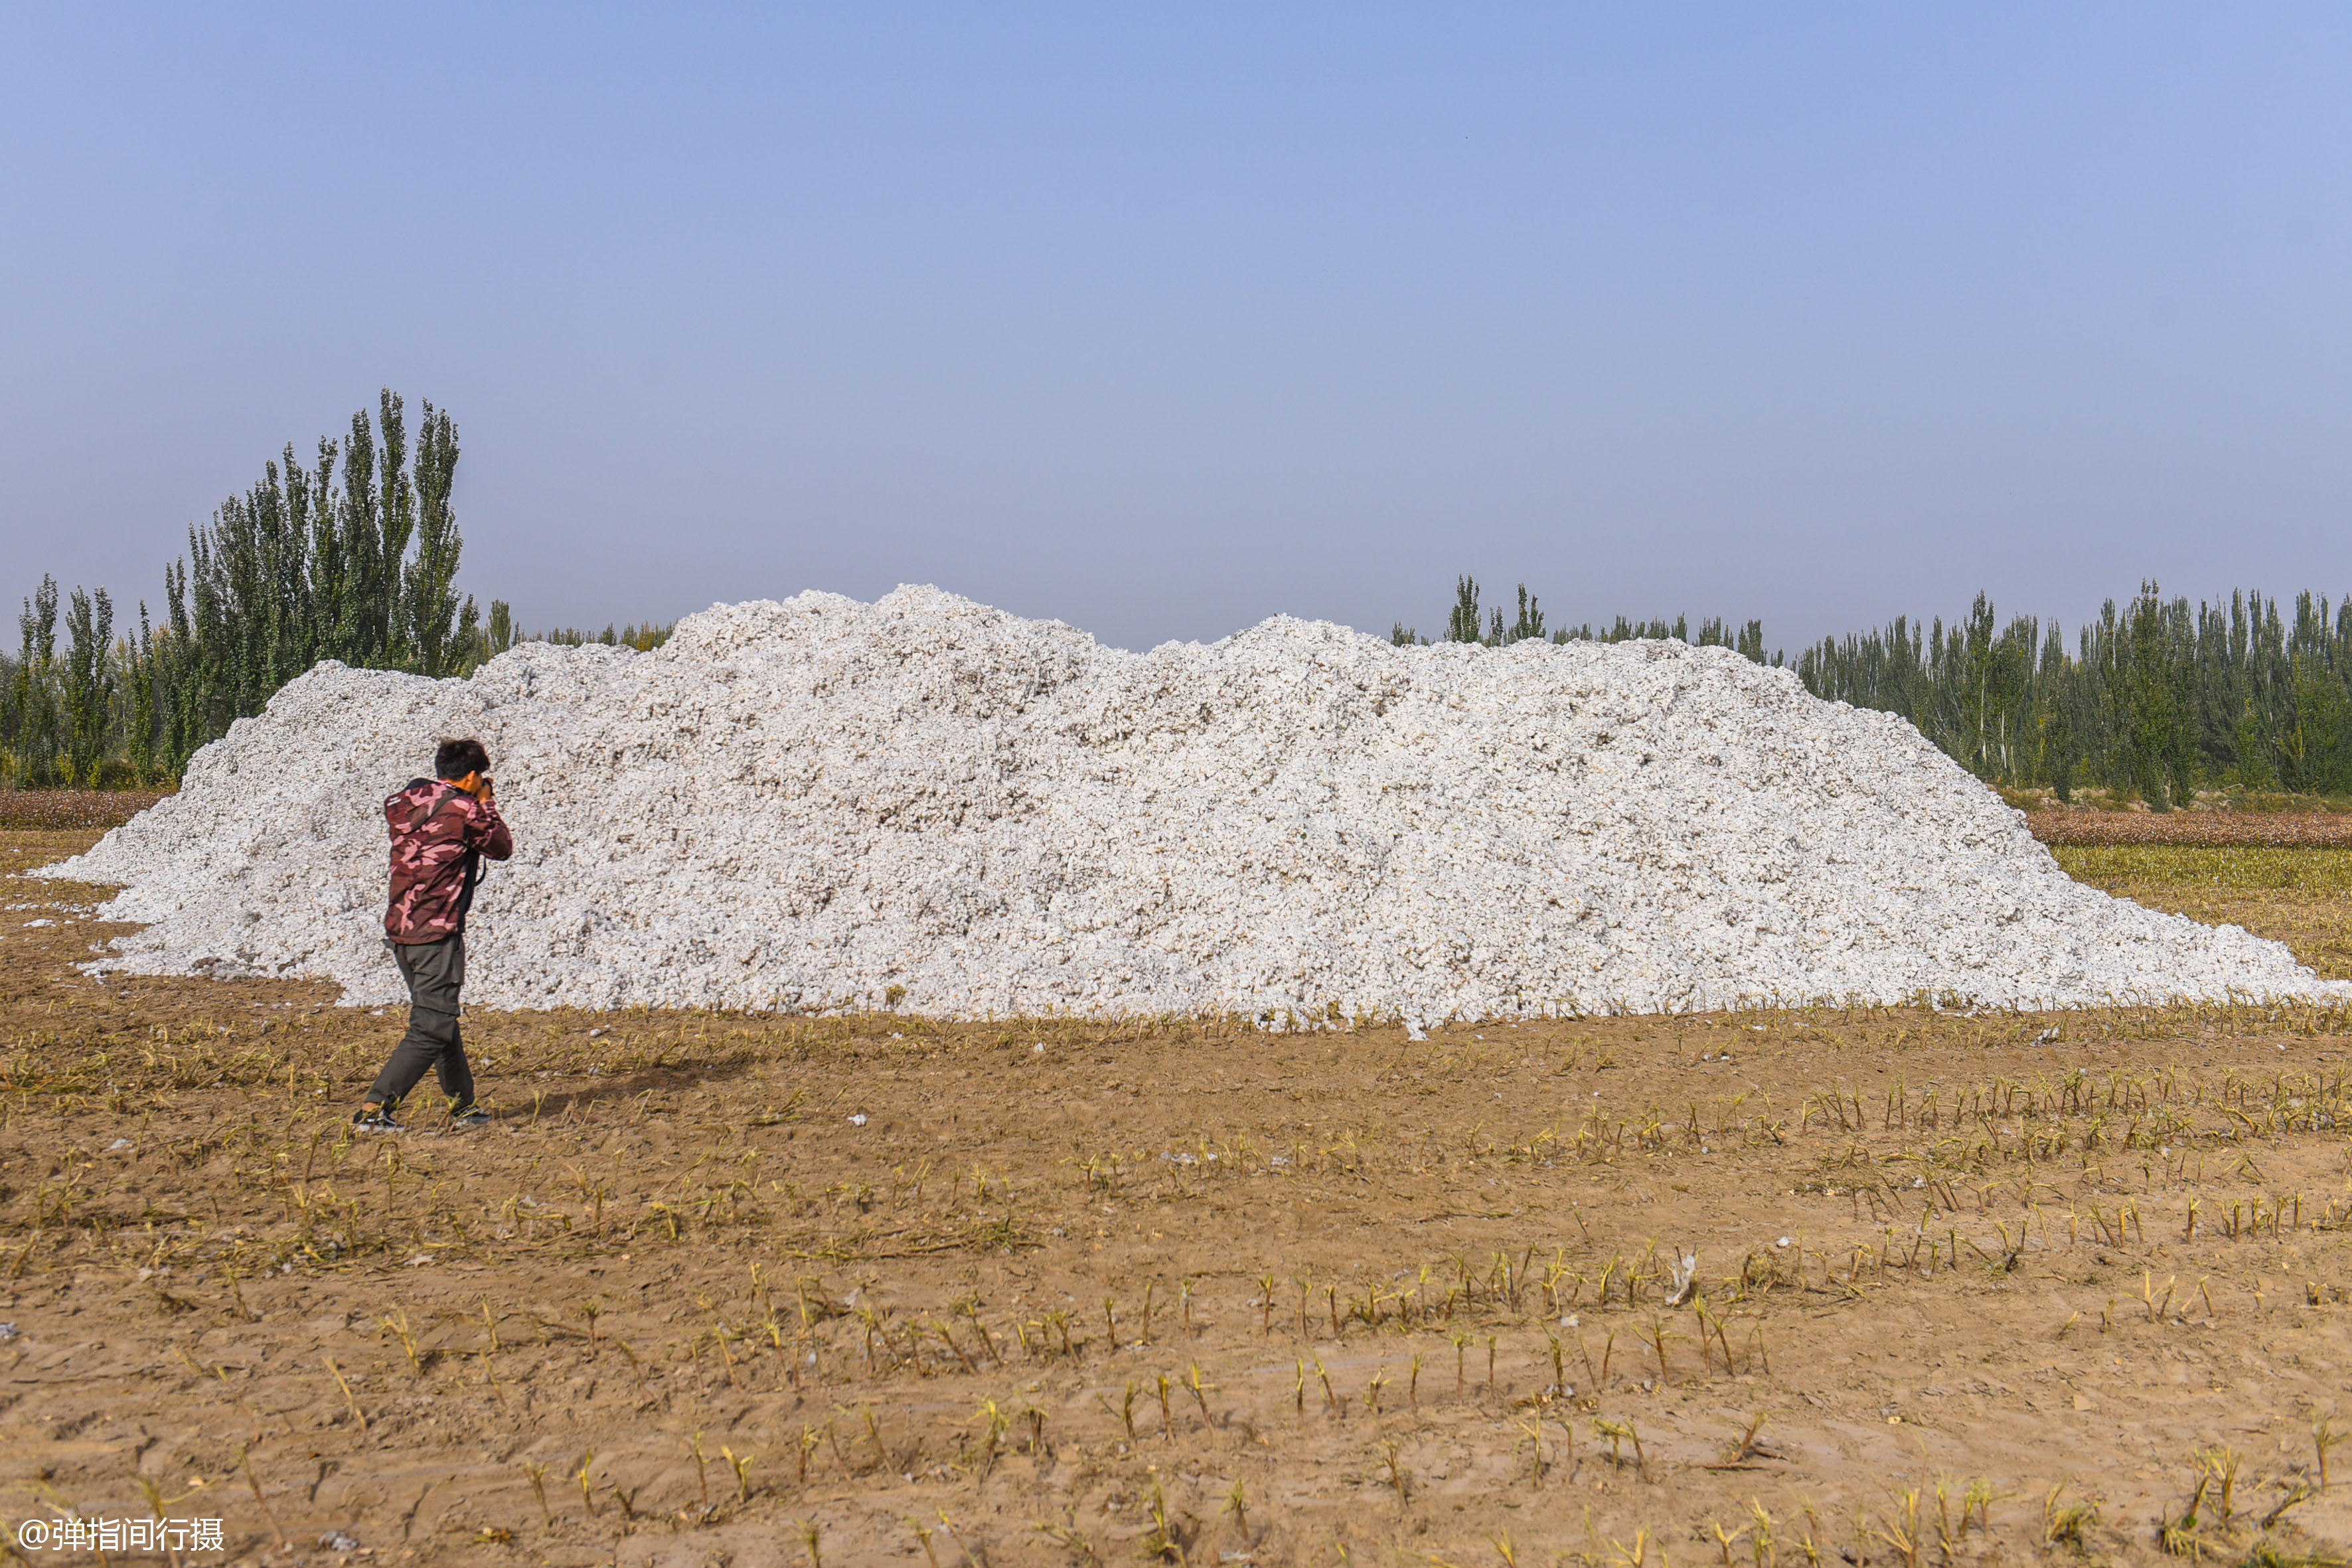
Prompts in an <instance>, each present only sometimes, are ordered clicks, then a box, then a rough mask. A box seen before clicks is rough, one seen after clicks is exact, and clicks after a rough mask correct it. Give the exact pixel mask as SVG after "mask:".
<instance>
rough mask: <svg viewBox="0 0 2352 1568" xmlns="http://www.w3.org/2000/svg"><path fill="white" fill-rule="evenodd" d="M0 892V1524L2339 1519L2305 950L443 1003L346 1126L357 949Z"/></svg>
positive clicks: (2340, 1180) (1647, 1543) (2328, 1210)
mask: <svg viewBox="0 0 2352 1568" xmlns="http://www.w3.org/2000/svg"><path fill="white" fill-rule="evenodd" d="M76 842H79V840H73V839H68V838H67V837H63V836H56V835H48V836H42V835H15V836H10V837H6V838H5V840H0V848H5V850H6V851H7V852H8V854H9V856H10V858H11V859H13V860H14V861H15V862H16V864H17V865H21V864H22V863H23V862H25V861H26V860H29V859H35V858H47V857H50V856H53V855H55V854H58V853H62V852H63V851H64V849H65V848H67V847H70V845H71V844H73V843H76ZM0 894H5V897H0V902H7V903H25V904H36V905H38V906H39V907H38V908H37V909H27V910H21V911H15V912H13V913H12V917H11V918H12V920H13V921H18V922H21V921H29V920H34V919H47V920H51V921H58V922H74V923H53V924H51V925H47V926H28V925H25V924H22V923H15V924H10V925H7V926H5V927H0V938H5V940H0V1321H7V1322H12V1323H14V1324H15V1325H16V1337H15V1338H13V1339H11V1340H10V1341H8V1342H6V1343H5V1344H0V1364H5V1365H6V1366H7V1367H8V1368H9V1372H8V1381H7V1382H6V1384H5V1392H0V1402H5V1403H0V1512H5V1514H6V1515H7V1516H8V1518H9V1519H10V1520H12V1521H13V1520H15V1519H17V1518H22V1517H26V1516H29V1515H33V1514H37V1513H44V1512H47V1511H51V1510H57V1509H60V1508H79V1509H80V1510H83V1511H85V1512H87V1513H92V1514H100V1513H106V1512H113V1513H117V1514H122V1513H133V1512H135V1513H137V1514H140V1515H142V1516H143V1515H144V1514H145V1513H146V1511H147V1507H148V1505H147V1501H146V1500H145V1497H144V1489H149V1488H152V1489H158V1490H159V1492H160V1493H161V1494H162V1495H164V1496H168V1497H173V1498H177V1497H178V1496H179V1495H180V1494H181V1493H183V1492H187V1491H190V1489H191V1488H192V1486H193V1484H194V1481H196V1480H201V1481H202V1482H203V1483H204V1485H203V1487H202V1488H200V1489H195V1490H194V1493H193V1497H194V1502H190V1501H185V1500H183V1501H181V1502H178V1503H175V1504H174V1505H173V1506H174V1508H175V1510H178V1511H182V1512H185V1511H187V1510H188V1509H189V1508H190V1507H193V1506H194V1503H202V1504H203V1505H205V1507H207V1508H211V1509H215V1510H217V1511H219V1512H220V1513H221V1514H222V1515H223V1516H224V1517H225V1518H226V1520H227V1521H229V1530H230V1534H231V1536H232V1539H233V1540H234V1541H236V1542H238V1543H239V1544H238V1548H237V1550H238V1551H239V1552H242V1553H247V1554H249V1553H251V1552H255V1551H257V1550H258V1549H259V1548H260V1547H261V1546H262V1545H263V1544H264V1542H266V1541H268V1540H273V1539H276V1538H278V1536H280V1535H281V1534H282V1535H284V1536H288V1537H290V1538H292V1539H293V1540H295V1541H297V1542H310V1541H314V1540H316V1539H318V1538H319V1537H320V1535H321V1534H323V1533H325V1532H327V1531H346V1532H348V1533H350V1534H351V1535H352V1536H353V1537H355V1538H356V1539H358V1540H359V1541H360V1542H362V1544H363V1545H365V1546H367V1547H369V1548H371V1549H373V1550H375V1551H377V1552H402V1551H405V1552H412V1553H414V1554H415V1555H416V1556H417V1557H418V1558H419V1559H421V1560H439V1559H443V1558H455V1557H458V1556H467V1557H468V1558H471V1559H477V1560H478V1558H479V1557H480V1556H481V1554H483V1553H485V1552H487V1553H489V1554H490V1555H491V1556H492V1557H493V1558H494V1559H495V1558H498V1557H501V1556H512V1557H513V1558H514V1560H516V1561H518V1562H527V1561H539V1560H545V1561H549V1562H558V1563H567V1562H581V1563H586V1562H589V1561H597V1562H603V1561H608V1560H613V1559H614V1558H615V1557H617V1558H618V1559H619V1560H622V1561H627V1562H637V1561H651V1560H654V1559H656V1558H661V1559H664V1560H667V1559H669V1558H671V1557H673V1556H675V1555H677V1553H679V1552H685V1551H690V1552H696V1553H701V1554H708V1553H710V1552H719V1551H730V1552H735V1553H737V1554H738V1555H739V1556H740V1555H741V1554H743V1553H745V1552H750V1553H752V1554H754V1555H761V1554H764V1555H767V1556H776V1555H778V1554H779V1553H780V1552H781V1553H782V1555H783V1556H785V1557H786V1558H787V1559H793V1558H797V1557H800V1556H809V1557H814V1558H818V1559H820V1560H824V1561H831V1562H837V1563H848V1562H859V1561H872V1560H876V1559H877V1558H895V1559H899V1560H909V1561H920V1560H922V1558H923V1556H924V1554H925V1553H929V1555H931V1556H934V1557H936V1558H937V1560H938V1561H940V1563H955V1562H960V1561H982V1560H985V1561H987V1562H990V1563H1018V1562H1044V1563H1084V1562H1087V1561H1100V1562H1112V1561H1135V1560H1138V1559H1139V1558H1144V1559H1156V1560H1162V1561H1171V1562H1172V1561H1177V1560H1179V1559H1180V1558H1181V1559H1182V1560H1185V1561H1191V1562H1196V1563H1197V1562H1204V1561H1214V1560H1217V1559H1219V1558H1222V1557H1223V1555H1224V1554H1226V1553H1232V1552H1246V1553H1248V1554H1249V1557H1250V1560H1251V1561H1254V1562H1261V1563H1270V1562H1330V1561H1333V1560H1334V1555H1333V1554H1334V1552H1335V1551H1337V1550H1339V1549H1341V1548H1344V1549H1345V1550H1346V1551H1347V1552H1349V1553H1350V1554H1351V1555H1352V1557H1353V1559H1354V1560H1356V1561H1365V1562H1377V1561H1388V1560H1391V1558H1392V1557H1395V1556H1399V1555H1402V1558H1403V1559H1404V1560H1406V1561H1421V1560H1423V1559H1424V1558H1435V1559H1439V1560H1443V1561H1448V1562H1457V1563H1474V1562H1483V1561H1492V1560H1494V1559H1495V1556H1496V1553H1497V1552H1502V1553H1503V1555H1504V1556H1505V1558H1507V1560H1510V1561H1516V1562H1521V1563H1543V1562H1551V1561H1557V1560H1563V1559H1573V1560H1579V1561H1582V1562H1586V1563H1592V1564H1596V1565H1597V1564H1602V1563H1620V1562H1633V1561H1636V1560H1639V1561H1642V1562H1644V1563H1647V1562H1650V1561H1653V1560H1654V1561H1657V1562H1660V1563H1665V1562H1669V1561H1674V1560H1684V1561H1700V1562H1707V1561H1717V1560H1719V1561H1723V1562H1726V1563H1728V1562H1731V1561H1732V1560H1733V1559H1734V1558H1735V1557H1736V1558H1738V1560H1740V1561H1741V1562H1742V1563H1749V1562H1752V1563H1755V1564H1757V1568H1769V1565H1770V1564H1774V1563H1783V1562H1786V1563H1795V1562H1798V1561H1800V1560H1808V1561H1818V1560H1819V1559H1820V1558H1821V1557H1822V1556H1823V1555H1825V1554H1828V1553H1832V1552H1849V1553H1852V1554H1853V1559H1854V1560H1855V1561H1856V1562H1858V1563H1903V1564H1906V1568H1907V1565H1908V1564H1910V1563H1915V1562H1917V1561H1921V1560H1924V1559H1928V1558H1932V1559H1934V1560H1936V1561H1937V1562H1941V1561H1945V1560H1947V1559H1958V1558H1969V1559H1973V1558H1975V1557H1977V1556H1979V1555H1983V1556H1987V1557H1988V1559H1989V1558H1990V1556H1991V1555H1998V1554H2009V1555H2014V1554H2015V1553H2017V1552H2021V1551H2025V1550H2029V1549H2030V1550H2033V1551H2041V1550H2044V1549H2045V1548H2046V1549H2049V1550H2054V1551H2058V1552H2072V1551H2073V1550H2075V1549H2076V1548H2077V1546H2079V1548H2080V1549H2081V1550H2083V1551H2084V1552H2087V1553H2090V1554H2093V1555H2096V1556H2100V1557H2105V1558H2137V1557H2147V1558H2149V1559H2154V1558H2155V1557H2157V1556H2158V1555H2160V1554H2161V1552H2162V1549H2163V1543H2164V1542H2165V1541H2166V1540H2169V1541H2170V1542H2172V1544H2174V1545H2175V1546H2176V1547H2183V1548H2186V1549H2193V1550H2196V1551H2200V1552H2207V1551H2210V1552H2227V1553H2230V1554H2231V1560H2233V1561H2234V1560H2236V1559H2237V1558H2238V1557H2242V1556H2244V1555H2246V1554H2247V1553H2249V1552H2253V1551H2255V1550H2257V1549H2258V1548H2259V1549H2261V1550H2264V1551H2269V1552H2274V1553H2275V1554H2276V1555H2277V1556H2278V1557H2280V1558H2281V1559H2282V1560H2286V1559H2292V1558H2294V1557H2296V1556H2298V1555H2301V1554H2305V1553H2308V1552H2311V1551H2314V1550H2315V1549H2317V1548H2318V1547H2319V1546H2321V1545H2323V1544H2324V1543H2326V1542H2341V1541H2344V1540H2346V1539H2347V1538H2352V1500H2347V1494H2346V1492H2345V1491H2344V1482H2343V1479H2342V1477H2341V1474H2340V1472H2341V1471H2342V1470H2344V1468H2346V1467H2345V1466H2344V1465H2343V1464H2342V1463H2341V1455H2340V1453H2339V1454H2336V1456H2335V1458H2336V1461H2337V1462H2336V1465H2335V1469H2336V1471H2337V1472H2339V1473H2338V1474H2337V1475H2336V1478H2335V1479H2334V1480H2333V1483H2332V1484H2324V1476H2323V1468H2324V1467H2325V1466H2326V1463H2327V1460H2328V1457H2329V1449H2330V1448H2331V1447H2333V1446H2334V1443H2335V1441H2336V1434H2337V1432H2338V1431H2339V1430H2340V1429H2341V1428H2343V1427H2344V1426H2347V1424H2352V1423H2347V1412H2346V1411H2344V1410H2343V1409H2342V1408H2341V1407H2340V1401H2341V1399H2342V1397H2343V1396H2342V1394H2341V1392H2340V1391H2341V1389H2342V1388H2343V1386H2344V1384H2345V1382H2346V1376H2345V1371H2346V1368H2347V1365H2352V1268H2347V1253H2346V1251H2345V1247H2346V1243H2347V1239H2352V1163H2347V1141H2346V1136H2345V1130H2346V1128H2347V1126H2352V1120H2347V1119H2352V1103H2347V1092H2352V1076H2347V1075H2352V1052H2347V1050H2346V1042H2345V1039H2344V1033H2345V1029H2346V1027H2347V1019H2346V1018H2345V1016H2343V1015H2341V1014H2340V1013H2336V1012H2331V1011H2328V1010H2326V1009H2315V1008H2250V1007H2239V1008H2231V1007H2227V1006H2206V1007H2201V1008H2180V1009H2123V1010H2110V1011H2105V1012H2100V1013H2081V1014H2067V1015H2053V1016H2016V1015H2005V1014H2004V1015H1990V1016H1966V1015H1957V1014H1938V1013H1935V1012H1932V1011H1919V1010H1911V1009H1893V1010H1871V1011H1867V1012H1862V1011H1857V1012H1851V1013H1848V1012H1837V1011H1824V1010H1816V1011H1811V1012H1786V1013H1756V1014H1744V1015H1737V1016H1710V1017H1692V1018H1630V1019H1586V1020H1579V1021H1573V1022H1565V1021H1563V1022H1557V1023H1540V1024H1527V1025H1523V1026H1512V1025H1510V1024H1507V1023H1501V1024H1496V1023H1488V1024H1482V1025H1474V1026H1451V1027H1447V1028H1445V1029H1443V1030H1440V1031H1436V1032H1435V1033H1434V1035H1433V1037H1432V1038H1431V1039H1429V1040H1427V1041H1423V1042H1413V1041H1410V1040H1407V1039H1405V1038H1404V1037H1403V1036H1402V1032H1400V1031H1394V1030H1387V1031H1367V1032H1363V1033H1348V1032H1342V1031H1334V1032H1329V1033H1321V1034H1311V1035H1283V1036H1266V1035H1262V1034H1258V1033H1256V1032H1255V1031H1251V1030H1248V1029H1244V1028H1235V1027H1231V1026H1220V1025H1215V1024H1192V1023H1186V1022H1183V1021H1181V1020H1173V1019H1160V1020H1151V1021H1148V1022H1139V1023H1138V1024H1136V1025H1134V1026H1129V1027H1117V1026H1111V1027H1104V1026H1088V1025H1083V1024H1078V1023H1075V1022H1072V1021H1069V1020H1050V1021H1028V1022H1022V1023H1017V1024H1007V1025H990V1026H947V1025H940V1024H935V1023H931V1022H929V1021H926V1020H921V1019H915V1018H908V1017H905V1016H874V1017H867V1018H849V1019H826V1020H797V1019H782V1018H774V1017H742V1016H727V1015H719V1014H709V1013H692V1014H667V1015H616V1016H603V1015H595V1016H591V1015H580V1014H552V1015H543V1016H539V1015H525V1016H495V1015H494V1016H481V1017H478V1018H476V1019H474V1020H472V1021H471V1022H470V1023H469V1026H468V1027H469V1038H470V1039H471V1040H472V1041H473V1042H474V1045H475V1049H476V1054H477V1057H478V1058H479V1061H478V1069H479V1076H480V1077H481V1079H482V1081H483V1083H484V1085H485V1088H486V1089H487V1090H488V1092H489V1093H490V1095H491V1096H492V1097H493V1100H494V1103H496V1104H498V1105H499V1108H500V1110H502V1111H503V1112H504V1113H505V1119H504V1120H503V1121H502V1122H501V1123H500V1125H499V1128H498V1129H497V1130H495V1131H490V1132H488V1133H486V1134H479V1135H474V1136H470V1137H460V1136H448V1137H443V1136H438V1135H436V1123H437V1122H438V1121H439V1120H440V1118H439V1117H438V1115H437V1113H434V1112H430V1111H424V1112H420V1113H419V1114H418V1115H417V1117H416V1118H415V1120H416V1122H417V1127H418V1130H417V1131H415V1132H413V1133H412V1134H410V1135H409V1136H407V1137H406V1138H404V1139H403V1140H400V1141H396V1142H382V1141H378V1142H354V1141H353V1140H352V1138H351V1136H350V1135H349V1134H348V1132H347V1131H346V1130H345V1128H344V1126H343V1124H342V1120H341V1119H342V1117H343V1115H344V1114H345V1113H346V1111H347V1108H348V1105H349V1103H350V1102H351V1101H352V1100H353V1099H354V1098H355V1096H356V1094H357V1093H358V1091H359V1090H360V1089H362V1088H363V1087H364V1084H365V1082H366V1080H367V1079H368V1078H369V1077H370V1076H371V1075H372V1074H373V1070H374V1068H375V1066H376V1065H377V1063H378V1061H379V1060H380V1059H381V1057H382V1055H383V1052H384V1051H385V1050H386V1049H387V1048H388V1047H389V1046H390V1044H391V1042H392V1040H393V1038H394V1036H395V1035H396V1033H397V1030H398V1027H399V1026H400V1023H401V1019H400V1017H399V1016H398V1011H397V1010H396V1009H395V1010H394V1011H393V1012H392V1013H391V1014H389V1015H387V1016H382V1017H377V1016H370V1015H368V1014H366V1013H363V1012H362V1013H353V1012H350V1011H346V1010H341V1009H335V1008H331V1007H326V1006H324V1005H323V1002H324V997H323V995H322V994H321V991H320V988H317V987H310V986H303V985H295V984H268V983H246V982H239V983H235V984H210V983H205V982H199V981H159V980H136V981H130V982H111V981H110V982H109V983H108V984H94V983H92V982H91V981H89V980H88V979H86V978H83V977H81V976H79V974H77V973H75V972H74V971H73V969H72V968H71V963H72V962H73V961H74V960H75V959H77V958H79V957H80V956H82V955H83V954H84V953H85V952H86V951H87V949H88V946H89V942H91V941H93V940H95V939H96V938H98V937H99V936H100V935H102V934H103V932H102V931H98V930H95V929H93V928H92V927H91V926H90V925H89V922H88V921H86V920H81V921H76V916H77V912H78V907H80V906H87V905H88V904H89V902H90V901H91V890H89V889H73V888H61V887H59V886H58V885H56V884H53V883H45V882H28V881H25V880H22V879H15V878H10V879H7V880H5V882H0ZM2299 896H2306V897H2310V896H2315V895H2299ZM2053 1028H2054V1029H2055V1030H2056V1031H2057V1033H2056V1035H2055V1036H2054V1037H2049V1036H2048V1035H2047V1031H2049V1030H2051V1029H2053ZM2037 1040H2040V1041H2042V1043H2039V1044H2036V1043H2033V1042H2035V1041H2037ZM1040 1045H1042V1046H1044V1047H1045V1049H1044V1050H1042V1051H1040V1050H1038V1049H1037V1048H1036V1047H1038V1046H1040ZM855 1118H863V1119H864V1120H863V1121H856V1120H854V1119H855ZM1685 1258H1695V1259H1696V1263H1695V1265H1685V1263H1684V1261H1683V1260H1684V1259H1685ZM1678 1297H1679V1300H1676V1298H1678ZM1448 1361H1451V1362H1453V1363H1454V1367H1453V1371H1454V1376H1453V1377H1451V1378H1449V1377H1447V1376H1445V1375H1444V1369H1445V1363H1447V1362H1448ZM1423 1371H1427V1372H1428V1373H1430V1374H1431V1375H1429V1376H1427V1377H1425V1378H1424V1377H1423V1376H1421V1375H1420V1373H1421V1372H1423ZM1400 1385H1402V1386H1400ZM2225 1478H2226V1480H2225ZM551 1480H553V1481H554V1482H556V1483H557V1484H555V1485H549V1484H548V1483H549V1482H550V1481H551ZM2225 1499H2226V1501H2225ZM910 1521H915V1522H910ZM2167 1532H2168V1533H2167ZM1497 1542H1505V1543H1507V1546H1503V1545H1497V1544H1496V1543H1497ZM2052 1542H2055V1545H2052V1544H2051V1543H2052ZM779 1543H782V1544H781V1545H780V1544H779Z"/></svg>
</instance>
